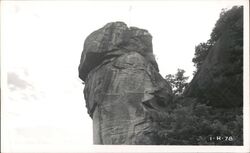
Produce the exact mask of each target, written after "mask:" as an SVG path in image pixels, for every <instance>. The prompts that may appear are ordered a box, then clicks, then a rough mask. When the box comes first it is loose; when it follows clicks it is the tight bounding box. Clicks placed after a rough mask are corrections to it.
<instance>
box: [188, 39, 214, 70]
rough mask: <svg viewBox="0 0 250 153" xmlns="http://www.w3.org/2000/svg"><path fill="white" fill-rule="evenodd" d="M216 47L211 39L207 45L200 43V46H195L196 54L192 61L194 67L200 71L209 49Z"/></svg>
mask: <svg viewBox="0 0 250 153" xmlns="http://www.w3.org/2000/svg"><path fill="white" fill-rule="evenodd" d="M213 45H214V42H212V40H211V39H209V40H208V41H207V42H206V43H200V44H199V45H198V46H195V53H194V58H193V59H192V62H193V63H194V66H195V67H196V69H197V70H198V69H199V68H200V67H201V65H202V64H203V62H204V61H205V59H206V57H207V55H208V52H209V49H210V48H211V47H212V46H213Z"/></svg>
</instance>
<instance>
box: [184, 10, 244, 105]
mask: <svg viewBox="0 0 250 153" xmlns="http://www.w3.org/2000/svg"><path fill="white" fill-rule="evenodd" d="M237 11H238V12H234V15H231V16H230V18H229V17H228V18H225V19H224V18H223V19H224V20H226V19H227V20H226V21H224V23H221V25H223V29H221V30H220V31H221V32H220V36H219V37H218V40H217V41H216V42H215V44H214V46H213V47H212V48H211V49H210V50H209V53H208V55H207V57H206V59H205V61H204V63H203V64H202V65H201V68H200V69H199V71H198V72H197V73H196V75H195V76H194V78H193V80H192V81H191V83H190V84H189V87H188V88H187V89H186V91H185V93H184V94H185V96H187V97H194V98H197V97H199V98H200V102H201V103H206V104H208V105H212V106H216V107H223V108H225V107H237V106H238V107H239V106H242V104H243V9H238V10H237ZM229 19H230V20H229ZM219 21H220V20H219Z"/></svg>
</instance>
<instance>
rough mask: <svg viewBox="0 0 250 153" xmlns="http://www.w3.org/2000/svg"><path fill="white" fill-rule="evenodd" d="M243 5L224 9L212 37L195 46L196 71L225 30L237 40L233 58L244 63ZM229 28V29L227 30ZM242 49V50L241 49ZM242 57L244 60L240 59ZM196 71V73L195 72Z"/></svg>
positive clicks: (233, 46)
mask: <svg viewBox="0 0 250 153" xmlns="http://www.w3.org/2000/svg"><path fill="white" fill-rule="evenodd" d="M242 24H243V6H234V7H232V8H231V9H230V10H226V9H222V12H221V14H220V18H219V20H218V21H217V22H216V24H215V27H214V28H213V30H212V33H211V34H210V39H209V40H208V41H207V42H203V43H200V44H199V45H197V46H195V53H194V58H193V59H192V62H193V63H194V66H195V67H196V69H197V70H196V71H195V73H196V72H197V71H198V70H199V68H200V67H201V65H202V64H203V63H204V61H205V58H206V56H207V55H208V53H209V51H210V49H211V47H213V46H214V45H215V43H216V42H217V41H218V40H219V38H220V37H221V35H222V34H223V33H224V32H227V33H228V34H229V35H231V37H232V39H234V40H235V42H234V44H231V45H232V50H231V52H232V57H231V59H232V60H234V61H237V62H238V63H239V64H242V63H243V58H241V57H239V56H241V55H242V54H241V52H240V51H242V50H243V27H242V26H241V25H242ZM226 30H227V31H226ZM239 50H240V51H239ZM238 59H242V60H238ZM195 73H194V74H195Z"/></svg>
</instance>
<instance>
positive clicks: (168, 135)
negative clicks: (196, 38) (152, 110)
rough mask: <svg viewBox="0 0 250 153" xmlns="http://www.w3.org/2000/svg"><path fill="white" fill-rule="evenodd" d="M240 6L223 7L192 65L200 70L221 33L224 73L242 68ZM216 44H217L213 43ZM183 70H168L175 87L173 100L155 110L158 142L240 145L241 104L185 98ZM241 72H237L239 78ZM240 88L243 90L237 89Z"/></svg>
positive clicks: (200, 98) (169, 143) (170, 80)
mask: <svg viewBox="0 0 250 153" xmlns="http://www.w3.org/2000/svg"><path fill="white" fill-rule="evenodd" d="M242 25H243V7H242V6H240V7H238V6H235V7H233V8H232V9H230V10H226V9H223V10H222V12H221V14H220V18H219V20H218V21H217V22H216V24H215V27H214V29H213V31H212V33H211V35H210V39H209V40H208V41H207V42H205V43H200V44H199V45H198V46H196V47H195V56H194V58H193V62H194V65H195V66H196V68H197V71H199V69H200V67H201V65H202V64H203V63H204V61H205V59H206V58H207V56H208V54H209V51H210V50H211V48H212V47H213V46H215V44H216V43H217V41H219V39H220V38H221V36H222V35H224V34H226V35H224V36H225V37H224V38H227V39H229V40H230V41H228V40H225V41H226V42H229V43H227V45H228V46H220V49H226V51H227V53H229V54H227V56H229V59H230V64H231V65H230V66H228V69H226V70H224V72H223V73H224V76H226V75H229V76H231V75H235V74H237V75H238V74H242V72H243V26H242ZM216 45H217V44H216ZM184 73H185V71H184V70H181V69H178V71H177V73H176V74H175V75H172V74H169V75H167V76H166V80H167V81H168V82H170V84H171V86H172V88H173V91H174V94H175V96H174V98H173V99H174V100H173V101H171V102H170V103H169V105H168V108H166V111H164V112H163V111H160V112H157V113H156V114H157V117H155V122H156V123H157V126H156V127H155V130H154V134H155V135H156V136H157V137H158V139H159V141H158V142H159V144H161V145H243V112H242V111H243V108H242V107H234V108H217V107H213V106H208V105H207V104H205V103H204V102H202V101H206V99H204V97H196V98H188V97H185V95H182V93H183V90H184V89H185V87H186V85H187V83H186V80H187V77H184ZM240 78H242V75H239V79H240ZM239 92H242V91H239Z"/></svg>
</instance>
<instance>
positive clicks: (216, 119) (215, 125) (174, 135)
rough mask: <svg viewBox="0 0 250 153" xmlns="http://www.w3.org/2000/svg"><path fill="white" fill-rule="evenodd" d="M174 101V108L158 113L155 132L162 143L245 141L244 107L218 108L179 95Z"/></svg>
mask: <svg viewBox="0 0 250 153" xmlns="http://www.w3.org/2000/svg"><path fill="white" fill-rule="evenodd" d="M173 105H175V106H174V109H172V110H171V111H168V112H164V113H162V112H161V113H160V115H159V116H161V118H160V121H159V126H158V128H156V131H155V133H156V135H157V136H158V137H159V139H160V140H159V142H160V144H162V145H242V143H243V130H242V127H243V125H242V119H243V118H242V108H237V109H235V108H234V109H218V108H213V107H211V106H207V105H206V104H200V103H198V102H197V100H196V99H187V98H180V97H179V98H177V99H175V103H174V104H173ZM172 107H173V106H172ZM217 137H221V138H222V139H224V140H216V139H217Z"/></svg>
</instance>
